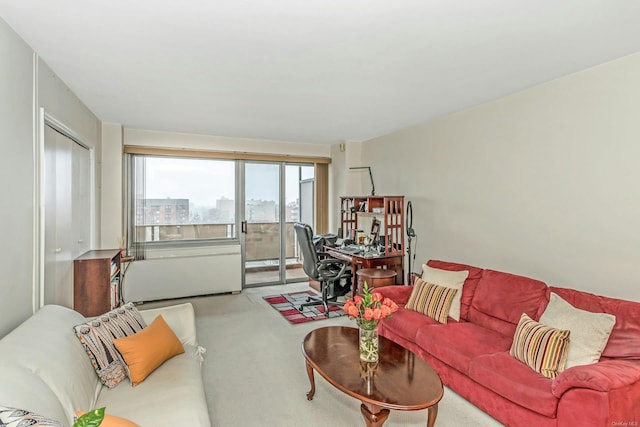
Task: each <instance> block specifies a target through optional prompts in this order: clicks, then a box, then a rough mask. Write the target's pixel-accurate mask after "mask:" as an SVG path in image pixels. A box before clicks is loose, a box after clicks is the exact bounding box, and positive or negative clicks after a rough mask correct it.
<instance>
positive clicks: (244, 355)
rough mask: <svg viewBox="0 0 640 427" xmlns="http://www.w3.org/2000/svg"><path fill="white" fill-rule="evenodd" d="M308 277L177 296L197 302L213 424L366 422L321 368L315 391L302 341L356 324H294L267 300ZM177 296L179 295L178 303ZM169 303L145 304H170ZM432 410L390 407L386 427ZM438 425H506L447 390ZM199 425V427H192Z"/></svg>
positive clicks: (422, 418)
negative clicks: (308, 396)
mask: <svg viewBox="0 0 640 427" xmlns="http://www.w3.org/2000/svg"><path fill="white" fill-rule="evenodd" d="M306 289H308V285H307V284H306V283H299V284H293V285H284V286H270V287H263V288H253V289H247V290H244V291H243V292H242V293H241V294H237V295H220V296H209V297H199V298H192V299H188V300H184V299H182V300H179V302H185V301H189V302H191V303H193V306H194V308H195V312H196V320H197V328H198V340H199V341H200V344H201V345H202V346H203V347H206V348H207V353H206V354H205V361H204V379H205V391H206V393H207V400H208V403H209V413H210V415H211V421H212V424H213V426H220V427H236V426H242V427H252V426H265V427H267V426H268V427H272V426H278V427H289V426H291V427H297V426H299V427H315V426H317V427H326V426H361V425H364V420H363V419H362V415H361V414H360V402H358V401H357V400H355V399H353V398H351V397H349V396H347V395H345V394H343V393H341V392H340V391H338V390H337V389H335V388H333V386H331V385H330V384H328V383H327V382H326V381H325V380H324V379H323V378H322V377H320V376H319V375H317V374H316V394H315V397H314V399H313V400H312V401H307V399H306V396H305V394H306V392H307V391H308V390H309V380H308V378H307V374H306V370H305V363H304V356H303V355H302V351H301V342H302V339H303V338H304V336H305V335H306V334H307V333H308V332H309V331H311V330H312V329H315V328H318V327H322V326H328V325H348V326H354V321H353V320H351V319H349V318H347V317H346V316H345V317H339V318H335V319H328V320H322V321H317V322H308V323H304V324H298V325H292V324H289V323H288V322H287V321H286V320H285V319H283V318H282V316H280V314H279V313H277V312H276V311H275V310H273V308H271V307H269V305H268V304H267V303H266V302H265V301H264V300H263V299H262V296H264V295H272V294H277V293H282V292H295V291H298V290H306ZM174 302H175V301H174ZM174 302H170V301H165V302H162V303H150V304H144V306H142V307H141V308H147V307H155V306H160V305H169V304H171V303H174ZM426 419H427V411H426V410H423V411H413V412H402V411H391V415H390V416H389V419H388V420H387V422H386V423H385V426H389V427H394V426H424V425H426ZM436 425H437V426H438V427H460V426H474V427H477V426H480V427H482V426H486V427H489V426H500V425H501V424H500V423H498V422H497V421H495V420H494V419H493V418H491V417H489V416H488V415H486V414H485V413H484V412H482V411H480V410H479V409H477V408H476V407H475V406H473V405H471V404H470V403H468V402H466V401H465V400H464V399H462V398H461V397H459V396H458V395H457V394H455V393H454V392H452V391H451V390H449V389H445V394H444V397H443V399H442V401H441V402H440V404H439V411H438V418H437V421H436ZM194 427H195V426H194Z"/></svg>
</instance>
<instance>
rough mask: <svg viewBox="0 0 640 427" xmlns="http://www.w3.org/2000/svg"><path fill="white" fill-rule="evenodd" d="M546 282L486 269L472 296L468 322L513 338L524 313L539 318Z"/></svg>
mask: <svg viewBox="0 0 640 427" xmlns="http://www.w3.org/2000/svg"><path fill="white" fill-rule="evenodd" d="M546 292H547V285H545V284H544V282H541V281H539V280H535V279H531V278H529V277H524V276H517V275H515V274H510V273H503V272H500V271H495V270H484V272H483V273H482V278H481V279H480V281H479V282H478V286H477V288H476V290H475V293H474V295H473V301H472V302H471V308H470V309H469V321H471V322H473V323H476V324H478V325H480V326H483V327H485V328H489V329H492V330H494V331H496V332H498V333H500V334H502V335H505V336H508V337H513V334H514V332H515V330H516V326H517V325H518V322H519V321H520V317H521V316H522V313H526V314H527V315H528V316H529V317H531V318H532V319H533V320H538V319H539V317H538V316H539V314H538V312H539V308H540V305H543V303H544V300H545V295H546Z"/></svg>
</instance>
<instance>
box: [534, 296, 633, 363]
mask: <svg viewBox="0 0 640 427" xmlns="http://www.w3.org/2000/svg"><path fill="white" fill-rule="evenodd" d="M551 292H553V293H555V294H557V295H559V296H560V297H561V298H562V299H564V300H565V301H567V302H568V303H569V304H571V305H573V306H574V307H576V308H579V309H582V310H586V311H591V312H593V313H608V314H612V315H614V316H615V317H616V323H615V325H614V326H613V331H611V335H610V336H609V341H608V342H607V346H606V347H605V348H604V351H603V352H602V359H630V360H640V303H638V302H633V301H625V300H620V299H615V298H607V297H603V296H599V295H594V294H590V293H588V292H581V291H577V290H575V289H566V288H556V287H550V288H549V289H548V290H547V294H546V300H547V303H548V301H549V298H550V295H551ZM546 305H547V304H546V303H545V304H544V307H546ZM544 307H543V309H544Z"/></svg>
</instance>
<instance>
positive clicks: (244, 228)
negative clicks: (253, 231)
mask: <svg viewBox="0 0 640 427" xmlns="http://www.w3.org/2000/svg"><path fill="white" fill-rule="evenodd" d="M240 231H242V232H243V233H245V234H247V221H242V222H241V223H240Z"/></svg>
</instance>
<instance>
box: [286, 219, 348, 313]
mask: <svg viewBox="0 0 640 427" xmlns="http://www.w3.org/2000/svg"><path fill="white" fill-rule="evenodd" d="M293 227H294V229H295V231H296V238H297V239H298V245H299V246H300V251H301V252H302V269H303V270H304V272H305V273H306V275H307V276H309V277H311V278H312V279H314V280H317V281H318V282H320V289H321V293H322V295H321V296H320V297H309V298H307V302H305V303H304V304H302V305H301V306H300V307H298V310H299V311H300V312H302V311H303V310H304V308H305V307H309V306H313V305H323V306H324V312H325V314H326V316H327V317H329V305H337V306H343V305H344V304H343V303H340V302H337V301H336V299H337V296H336V295H335V292H334V289H335V284H336V282H338V281H340V279H342V278H349V277H351V271H350V269H349V266H350V263H348V262H346V261H342V260H339V259H336V258H333V257H331V256H329V254H327V253H326V252H321V251H318V250H316V247H315V245H314V243H313V230H311V227H310V226H309V225H307V224H302V223H296V224H294V226H293Z"/></svg>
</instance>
